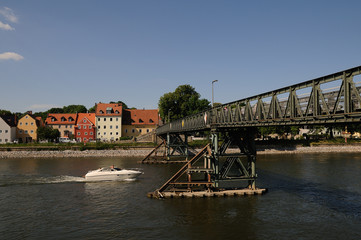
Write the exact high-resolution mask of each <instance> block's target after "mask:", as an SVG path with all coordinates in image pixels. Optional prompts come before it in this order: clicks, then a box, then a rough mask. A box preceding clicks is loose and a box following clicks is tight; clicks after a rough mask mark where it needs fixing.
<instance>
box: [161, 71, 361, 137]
mask: <svg viewBox="0 0 361 240" xmlns="http://www.w3.org/2000/svg"><path fill="white" fill-rule="evenodd" d="M355 79H356V80H357V81H359V82H357V81H355ZM360 93H361V66H359V67H355V68H351V69H348V70H344V71H341V72H338V73H334V74H330V75H327V76H324V77H320V78H316V79H313V80H309V81H306V82H302V83H299V84H295V85H292V86H288V87H285V88H281V89H277V90H273V91H270V92H267V93H263V94H259V95H256V96H252V97H249V98H245V99H241V100H238V101H234V102H230V103H227V104H223V105H221V106H217V107H214V108H212V109H209V110H207V111H203V112H200V113H197V114H194V115H191V116H188V117H185V118H183V119H179V120H176V121H173V122H171V123H168V124H165V125H163V126H161V127H159V128H157V130H156V133H157V135H164V134H166V133H180V132H198V131H209V130H211V129H212V128H219V129H234V128H242V127H246V128H247V127H261V126H281V125H309V124H335V123H350V122H360V121H361V95H360Z"/></svg>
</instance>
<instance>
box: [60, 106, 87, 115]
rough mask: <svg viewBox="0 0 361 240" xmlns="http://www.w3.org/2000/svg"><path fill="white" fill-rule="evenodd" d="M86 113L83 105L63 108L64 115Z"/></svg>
mask: <svg viewBox="0 0 361 240" xmlns="http://www.w3.org/2000/svg"><path fill="white" fill-rule="evenodd" d="M87 111H88V110H87V108H86V107H85V106H84V105H69V106H64V107H63V112H64V113H86V112H87Z"/></svg>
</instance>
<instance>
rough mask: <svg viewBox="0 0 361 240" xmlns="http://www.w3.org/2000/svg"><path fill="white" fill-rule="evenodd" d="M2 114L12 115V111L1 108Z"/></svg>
mask: <svg viewBox="0 0 361 240" xmlns="http://www.w3.org/2000/svg"><path fill="white" fill-rule="evenodd" d="M0 115H11V112H10V111H8V110H1V109H0Z"/></svg>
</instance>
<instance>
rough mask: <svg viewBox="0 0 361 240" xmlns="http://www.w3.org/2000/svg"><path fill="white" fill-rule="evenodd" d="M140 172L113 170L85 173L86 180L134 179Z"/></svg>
mask: <svg viewBox="0 0 361 240" xmlns="http://www.w3.org/2000/svg"><path fill="white" fill-rule="evenodd" d="M141 174H142V172H140V171H134V170H121V171H115V172H101V171H92V172H89V173H87V174H86V175H85V180H87V181H123V180H134V179H136V178H137V177H139V176H140V175H141Z"/></svg>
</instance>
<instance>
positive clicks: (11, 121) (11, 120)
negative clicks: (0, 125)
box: [0, 115, 17, 127]
mask: <svg viewBox="0 0 361 240" xmlns="http://www.w3.org/2000/svg"><path fill="white" fill-rule="evenodd" d="M0 118H1V119H2V120H4V122H5V123H6V124H7V125H9V126H10V127H16V124H17V123H16V116H15V115H0Z"/></svg>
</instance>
